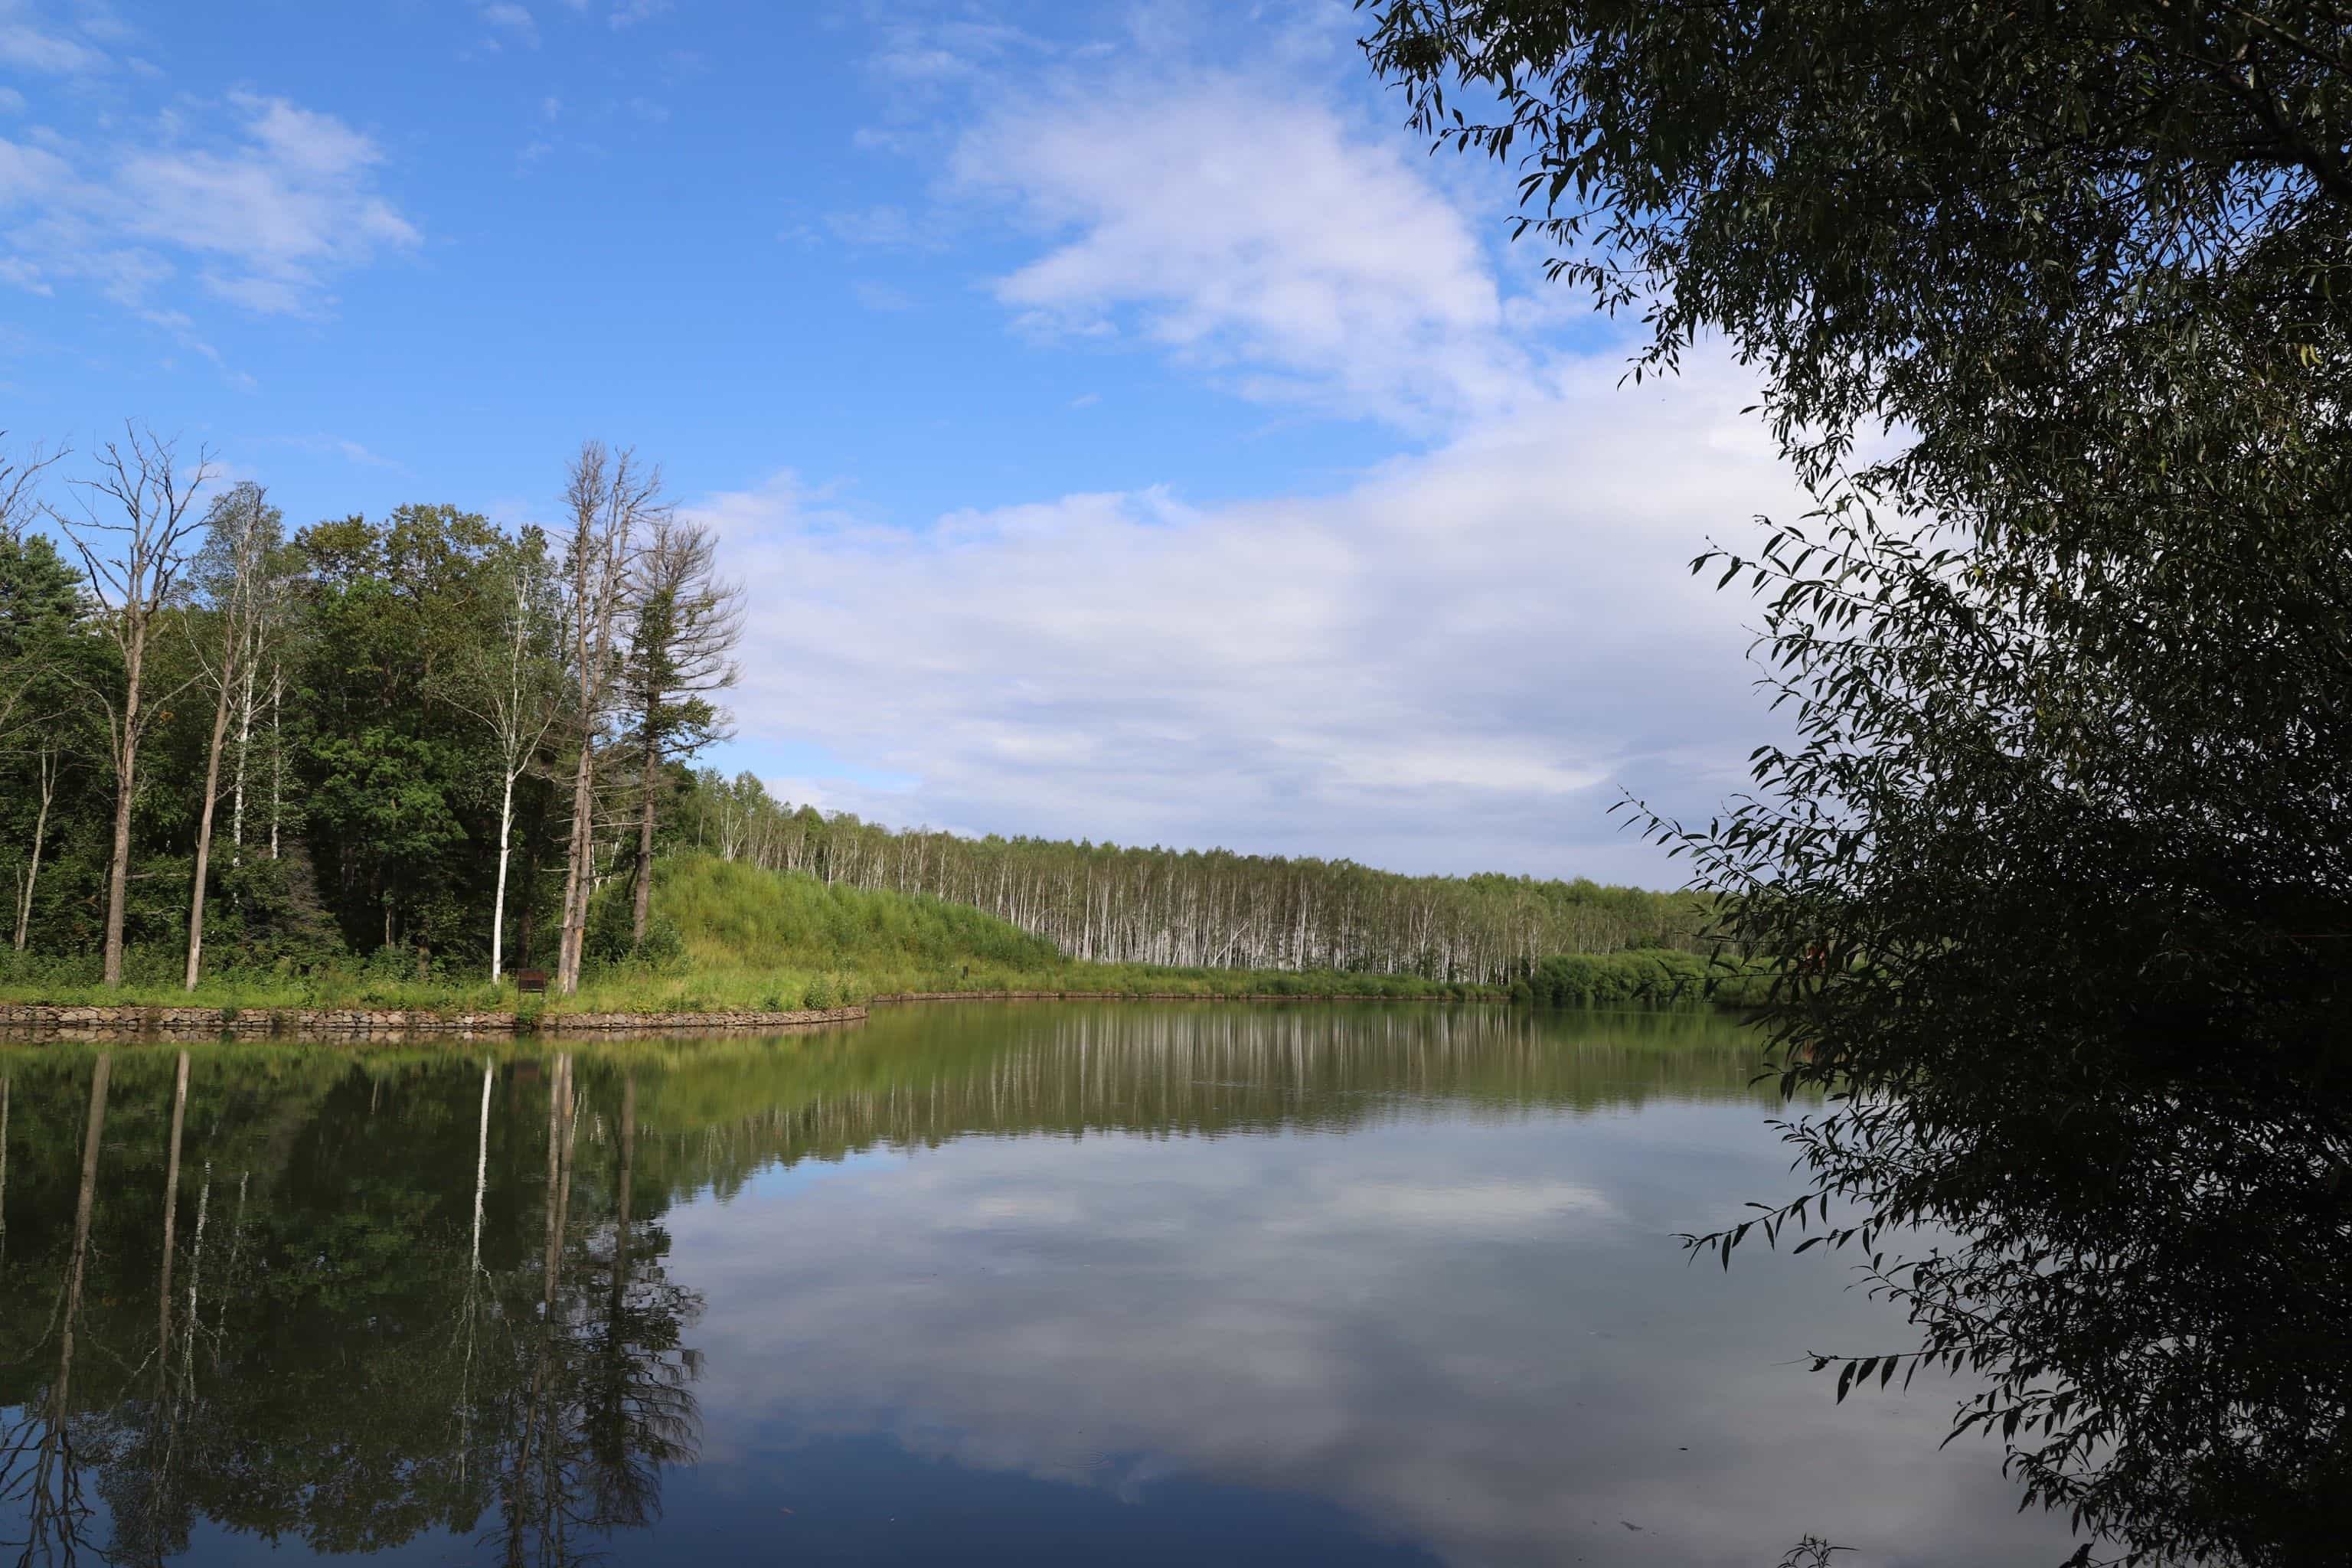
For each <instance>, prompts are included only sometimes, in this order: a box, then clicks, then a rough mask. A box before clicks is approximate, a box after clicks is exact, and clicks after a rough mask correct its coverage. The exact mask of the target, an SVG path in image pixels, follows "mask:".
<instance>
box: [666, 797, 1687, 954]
mask: <svg viewBox="0 0 2352 1568" xmlns="http://www.w3.org/2000/svg"><path fill="white" fill-rule="evenodd" d="M679 823H680V826H679V827H678V832H679V834H680V836H681V837H685V838H690V840H691V842H692V843H693V844H694V846H695V847H698V848H702V849H707V850H709V851H711V852H714V853H716V854H718V855H719V856H721V857H723V858H727V859H730V860H739V861H743V862H746V863H749V864H751V865H754V866H759V867H762V868H768V869H771V870H778V871H798V872H806V873H808V874H810V875H813V876H815V877H818V878H821V879H824V881H826V882H829V883H833V882H846V883H849V884H850V885H852V886H855V887H860V888H873V889H892V890H896V891H899V892H908V893H928V894H930V895H932V896H934V897H937V898H941V899H946V900H950V901H952V902H955V903H961V904H970V905H972V906H973V907H975V908H978V909H982V910H987V911H988V912H989V913H991V914H993V915H996V916H998V917H999V918H1001V919H1003V920H1006V921H1012V922H1013V924H1014V925H1017V926H1020V927H1021V928H1022V929H1024V931H1034V932H1035V933H1037V934H1038V935H1040V936H1043V937H1045V938H1046V939H1048V940H1049V941H1051V942H1053V943H1054V944H1055V946H1057V947H1059V948H1060V949H1061V950H1062V951H1063V952H1066V953H1067V954H1069V955H1070V956H1071V957H1073V958H1077V959H1083V960H1087V961H1091V962H1096V963H1149V964H1173V965H1183V966H1188V967H1204V968H1219V969H1225V968H1240V969H1299V970H1306V969H1313V970H1333V971H1339V972H1342V973H1366V972H1369V973H1382V974H1415V975H1420V976H1422V977H1423V978H1425V979H1430V980H1447V981H1466V982H1470V983H1474V984H1487V985H1508V984H1512V983H1513V982H1515V981H1518V980H1524V979H1526V978H1528V977H1529V976H1530V975H1532V974H1533V973H1535V972H1536V969H1537V966H1538V964H1540V963H1541V962H1542V961H1543V960H1544V959H1546V958H1548V957H1552V956H1556V955H1560V954H1568V953H1611V952H1625V951H1629V950H1634V949H1679V950H1682V951H1685V952H1701V951H1706V950H1707V949H1708V947H1709V945H1710V944H1709V943H1708V942H1707V941H1706V934H1705V933H1706V930H1707V927H1708V924H1709V908H1710V906H1708V905H1707V904H1706V903H1703V902H1702V901H1701V900H1697V899H1696V898H1694V897H1693V896H1691V895H1689V894H1686V893H1658V892H1650V891H1646V890H1644V889H1638V888H1617V887H1604V886H1601V885H1600V884H1598V883H1595V882H1591V881H1587V880H1585V879H1577V880H1574V881H1538V880H1536V879H1531V878H1527V877H1506V876H1497V875H1482V876H1474V877H1405V876H1400V875H1397V874H1396V873H1394V872H1390V871H1376V870H1373V869H1371V868H1368V867H1364V866H1359V865H1356V864H1355V863H1353V862H1352V861H1348V860H1315V859H1286V858H1281V857H1279V856H1261V855H1238V854H1234V853H1233V852H1231V851H1229V850H1223V849H1208V850H1191V849H1186V850H1177V849H1163V848H1159V847H1152V848H1137V847H1122V846H1119V845H1117V844H1083V843H1081V844H1073V843H1069V842H1066V841H1063V840H1057V839H1043V838H1000V837H993V836H991V837H985V838H966V837H958V836H957V835H954V834H949V833H935V832H930V831H929V830H925V829H920V828H917V829H910V830H906V831H893V830H891V829H890V828H887V827H884V826H880V825H878V824H876V823H870V822H861V821H859V820H858V819H857V818H856V816H849V815H846V814H835V815H832V816H827V815H825V814H824V813H822V812H819V811H817V810H815V809H814V807H811V806H806V805H803V806H799V807H797V808H796V807H794V806H793V805H790V804H788V803H786V802H782V801H779V800H777V799H775V798H774V797H773V796H772V795H769V793H768V792H767V790H766V788H765V787H764V786H763V785H762V784H761V783H760V781H759V780H758V779H757V778H755V777H753V776H752V775H751V774H750V773H739V774H738V775H736V777H735V778H734V779H732V780H731V781H730V780H728V779H725V778H722V777H721V776H720V775H719V773H717V772H716V771H715V770H709V769H706V770H704V771H703V772H702V773H699V774H698V775H697V776H696V778H695V780H694V782H693V785H692V789H691V792H690V793H689V794H688V796H687V800H686V808H685V811H684V812H683V813H682V815H681V816H680V818H679Z"/></svg>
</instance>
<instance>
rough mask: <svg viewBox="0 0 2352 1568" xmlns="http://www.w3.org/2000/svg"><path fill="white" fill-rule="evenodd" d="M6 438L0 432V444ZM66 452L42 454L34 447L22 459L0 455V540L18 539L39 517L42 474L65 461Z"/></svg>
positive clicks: (65, 449)
mask: <svg viewBox="0 0 2352 1568" xmlns="http://www.w3.org/2000/svg"><path fill="white" fill-rule="evenodd" d="M7 438H8V432H6V431H5V430H0V441H5V440H6V439H7ZM67 452H68V448H67V447H58V449H57V450H56V451H54V452H44V451H43V450H42V449H41V448H40V447H34V448H33V449H32V450H31V451H29V452H27V453H26V454H25V456H23V457H21V458H8V457H6V456H5V455H0V539H7V540H15V539H16V538H19V537H20V536H22V535H23V533H24V531H25V529H26V525H27V524H28V523H30V522H31V521H33V520H34V519H35V518H37V517H39V516H41V515H42V507H41V474H42V471H43V470H44V469H46V468H48V467H49V466H50V465H52V464H54V463H56V462H57V461H58V459H60V458H64V457H65V456H66V455H67Z"/></svg>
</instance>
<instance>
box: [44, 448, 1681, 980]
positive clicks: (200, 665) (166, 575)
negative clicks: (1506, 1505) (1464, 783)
mask: <svg viewBox="0 0 2352 1568" xmlns="http://www.w3.org/2000/svg"><path fill="white" fill-rule="evenodd" d="M69 464H70V455H69V454H53V455H49V456H47V457H44V456H43V455H42V454H39V453H34V454H32V455H31V456H29V457H26V458H20V459H19V460H16V461H15V462H13V463H10V462H6V461H5V460H0V502H5V518H4V519H0V521H5V527H0V887H5V891H6V894H7V900H8V904H7V908H6V909H5V910H0V921H5V931H6V933H7V941H8V944H9V949H10V951H11V954H12V956H10V957H9V958H7V959H5V961H0V962H5V963H8V964H10V965H12V966H13V968H14V970H15V972H16V973H17V974H18V976H19V978H20V980H24V979H34V980H38V979H41V978H43V977H47V979H50V980H54V981H56V982H57V983H58V984H65V983H68V982H71V981H74V980H77V979H94V978H97V977H100V976H102V977H103V980H104V981H105V983H106V984H119V983H121V980H122V979H123V978H124V977H125V976H126V974H127V975H128V976H130V977H131V979H133V980H139V981H144V982H146V983H147V984H164V983H168V982H177V983H180V984H184V985H186V986H187V987H189V988H191V989H193V988H194V986H195V985H196V984H198V982H199V980H200V979H201V978H202V977H203V976H204V975H205V974H207V973H212V974H221V973H231V974H252V975H260V974H276V975H280V976H283V975H285V974H288V973H310V972H311V971H314V970H317V969H319V968H320V967H321V966H326V965H332V964H337V963H360V964H363V965H365V966H367V967H369V968H370V969H372V970H373V971H376V972H380V973H382V974H383V975H386V976H391V975H394V974H399V975H406V976H410V977H415V978H420V979H446V980H461V979H462V980H480V979H488V980H490V981H496V980H497V979H498V978H499V975H500V974H501V973H504V972H505V971H507V970H508V969H509V968H511V967H514V966H517V965H521V966H531V967H543V968H545V969H548V970H551V971H552V972H553V974H554V982H555V985H556V988H557V989H558V990H559V991H570V990H572V989H575V988H576V987H577V985H578V984H579V980H580V976H581V974H582V973H583V966H594V965H597V964H600V963H615V962H619V961H625V960H636V961H640V962H643V963H653V964H656V965H658V964H660V963H678V962H680V961H682V960H683V959H684V958H686V957H687V956H688V953H687V947H688V944H687V943H686V942H685V941H684V939H683V937H682V935H681V933H680V932H679V931H677V929H676V928H675V926H673V925H672V924H671V922H670V921H667V920H666V919H664V918H663V917H662V916H661V914H660V913H659V912H658V911H656V910H654V909H653V907H652V891H653V886H654V880H655V879H654V876H653V866H654V863H655V861H656V858H658V857H663V856H667V854H668V853H670V852H671V851H672V850H676V849H696V850H700V851H702V852H705V853H708V854H710V855H715V856H717V857H719V858H723V859H726V860H730V861H734V862H737V863H740V864H742V865H746V866H751V867H757V868H765V869H768V870H772V871H776V872H782V873H787V874H792V873H800V874H805V875H806V876H808V877H810V878H813V879H816V880H817V881H819V882H821V883H823V884H824V885H825V886H827V887H829V888H834V887H845V888H851V889H866V890H888V891H893V892H898V893H906V894H915V895H929V896H932V897H936V898H938V899H941V900H948V901H950V902H953V903H960V904H964V905H969V906H971V907H973V908H976V909H979V910H985V911H988V912H990V913H992V914H995V915H997V916H999V917H1001V918H1003V919H1004V920H1006V921H1011V922H1013V924H1015V925H1017V926H1019V927H1021V928H1022V929H1024V930H1025V931H1029V932H1032V933H1034V934H1035V935H1037V936H1040V937H1043V938H1045V939H1046V941H1048V942H1051V943H1052V944H1054V946H1055V948H1056V949H1058V950H1059V952H1060V953H1061V954H1062V955H1065V956H1066V957H1068V958H1070V959H1074V960H1077V961H1081V962H1089V963H1110V964H1145V965H1155V966H1187V967H1201V968H1216V969H1244V970H1259V971H1265V970H1287V971H1305V970H1314V971H1319V972H1336V973H1348V974H1363V975H1384V976H1410V977H1417V978H1419V979H1422V980H1426V981H1432V982H1438V983H1459V984H1486V985H1508V984H1512V983H1514V982H1526V981H1528V980H1531V979H1532V978H1534V977H1535V975H1536V973H1537V970H1538V965H1539V964H1540V963H1542V961H1543V960H1545V959H1546V958H1548V957H1552V956H1555V955H1559V954H1568V953H1615V952H1626V951H1630V950H1640V949H1675V950H1682V951H1685V952H1696V951H1699V950H1700V949H1701V947H1702V946H1703V942H1702V938H1701V934H1700V933H1701V931H1703V929H1704V928H1705V926H1706V923H1707V922H1706V917H1707V912H1708V911H1707V910H1706V907H1705V906H1704V905H1702V904H1701V903H1699V902H1698V901H1696V900H1693V899H1691V898H1689V897H1687V896H1680V895H1671V894H1663V893H1654V892H1646V891H1643V890H1640V889H1627V888H1604V887H1600V886H1596V885H1595V884H1593V883H1591V882H1588V881H1581V880H1580V881H1574V882H1559V881H1535V880H1531V879H1525V878H1511V877H1502V876H1480V877H1471V878H1433V877H1422V878H1412V877H1402V876H1397V875H1392V874H1390V873H1385V872H1380V871H1374V870H1371V869H1369V868H1364V867H1361V866H1358V865H1354V864H1352V863H1349V862H1347V861H1328V862H1327V861H1321V860H1307V859H1299V860H1286V859H1281V858H1265V857H1255V856H1244V855H1238V854H1233V853H1229V852H1226V851H1223V850H1208V851H1183V852H1178V851H1173V850H1166V849H1160V848H1150V849H1140V848H1132V847H1118V846H1115V845H1108V844H1104V845H1095V844H1086V843H1066V842H1056V841H1048V840H1041V839H1027V838H1020V839H1009V840H1008V839H1003V838H997V837H986V838H979V839H972V838H965V837H957V836H954V835H950V834H946V833H937V832H931V831H929V830H926V829H912V830H907V831H896V832H894V831H892V830H890V829H888V828H885V827H882V826H877V825H875V824H872V823H867V822H862V821H860V820H858V819H857V818H856V816H848V815H845V814H832V815H827V814H824V813H821V812H818V811H816V810H814V809H813V808H811V807H808V806H805V805H803V806H799V807H797V808H796V807H794V806H793V805H790V804H788V803H784V802H781V801H778V800H775V799H773V798H772V796H770V795H769V794H768V793H767V791H766V790H765V788H764V787H763V786H762V785H761V784H760V782H759V781H758V780H757V779H756V778H754V777H752V776H751V775H750V774H748V773H745V774H740V775H738V776H737V777H735V778H734V779H732V780H731V781H730V780H729V779H726V778H724V777H723V776H722V775H721V774H720V773H719V772H717V771H716V770H714V769H709V768H705V769H703V770H702V771H700V772H696V771H695V770H694V768H693V766H692V760H693V759H694V758H695V756H696V755H697V754H698V753H699V752H701V751H702V750H703V749H704V748H706V747H707V746H709V744H710V743H711V742H714V741H716V740H719V739H721V738H723V737H724V736H726V734H727V733H728V728H727V716H726V713H725V711H724V710H722V709H721V708H719V706H717V700H718V699H719V696H720V695H721V694H722V693H723V691H724V689H726V688H727V687H728V686H729V685H730V684H731V682H732V679H733V668H732V665H731V662H730V656H731V652H732V648H733V645H734V641H735V637H736V633H737V629H738V624H739V620H740V603H741V596H740V590H739V589H737V588H736V587H735V586H734V585H732V584H730V583H729V582H728V581H727V580H726V579H725V577H724V576H723V574H721V571H720V568H719V561H718V559H717V555H716V549H715V544H714V542H713V540H712V539H711V537H710V535H709V533H708V532H707V531H704V530H703V529H701V528H699V527H698V526H696V525H694V524H692V523H691V522H690V521H687V520H685V519H682V518H681V517H680V516H679V515H678V514H677V512H676V510H674V509H673V508H671V507H670V506H669V505H668V504H667V501H666V500H664V499H663V496H662V493H661V480H660V477H659V475H658V473H656V472H655V471H653V470H651V469H649V468H646V466H645V465H643V464H642V463H641V462H639V461H638V459H636V458H635V457H634V456H633V455H632V454H630V453H627V452H619V453H614V452H611V451H608V450H607V449H605V448H604V447H601V446H598V445H595V444H593V443H592V444H590V445H588V446H586V447H583V450H582V451H581V453H580V454H579V455H578V456H577V457H576V458H574V459H573V461H572V464H571V465H570V468H569V469H568V471H567V473H566V476H565V488H564V494H563V500H564V504H563V509H562V514H561V516H562V521H561V522H560V524H558V525H557V526H555V527H554V528H552V529H551V530H542V529H539V528H530V527H527V528H522V529H519V530H508V529H502V528H500V527H499V526H497V525H496V524H494V523H492V522H491V521H488V519H487V518H485V517H484V516H482V515H481V514H480V513H478V512H471V511H467V510H463V509H461V508H459V507H456V506H451V505H442V504H431V505H427V504H417V505H410V506H402V507H398V508H395V509H394V510H392V511H391V512H390V513H389V514H388V515H385V516H383V517H381V518H367V517H362V516H357V515H354V516H348V517H341V518H332V519H328V520H325V521H318V522H314V523H312V524H310V526H307V527H302V528H299V529H290V530H289V527H288V525H287V523H286V521H285V519H284V518H283V516H282V514H281V513H280V511H279V510H278V508H276V507H275V506H273V505H272V504H271V503H270V500H269V498H268V493H267V491H266V490H265V489H262V487H260V486H259V485H257V484H255V483H252V482H250V481H247V482H242V483H238V484H235V485H230V486H226V487H208V486H207V483H206V481H207V480H208V479H210V477H211V473H212V468H211V465H210V463H209V461H208V460H207V458H206V457H205V454H202V453H197V454H194V455H193V456H192V457H187V458H184V456H183V454H181V453H180V452H179V451H178V450H177V449H176V448H175V447H174V446H173V444H172V443H170V442H167V441H163V440H161V439H158V438H157V437H153V436H152V434H150V433H148V432H146V431H144V430H142V429H139V428H136V427H133V428H131V429H130V430H129V431H127V432H126V435H125V437H124V438H123V439H122V440H121V441H119V442H111V443H102V444H100V447H99V448H98V450H97V453H96V455H95V458H93V459H91V460H89V462H87V463H86V464H85V465H84V466H83V467H82V468H80V469H79V470H77V469H76V468H72V467H71V466H69ZM933 956H935V957H936V956H937V955H933ZM794 957H795V955H793V954H791V953H783V952H780V953H778V954H776V955H775V958H776V962H777V963H779V965H780V966H786V965H789V964H790V963H792V962H793V959H794ZM803 966H804V967H805V966H806V965H805V963H804V964H803ZM1035 967H1037V966H1036V965H1034V964H1025V965H1024V966H1023V968H1024V972H1025V971H1026V970H1029V969H1034V968H1035ZM84 970H91V971H93V973H91V974H89V975H88V976H85V975H83V973H82V971H84Z"/></svg>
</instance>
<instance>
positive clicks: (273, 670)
mask: <svg viewBox="0 0 2352 1568" xmlns="http://www.w3.org/2000/svg"><path fill="white" fill-rule="evenodd" d="M285 686H286V676H285V671H284V670H283V668H281V667H280V666H279V665H278V661H277V660H276V659H271V660H270V661H269V858H271V859H272V860H275V859H277V858H278V803H279V801H280V800H281V799H282V798H283V796H284V795H285V793H286V742H285V738H284V735H283V732H282V731H281V729H280V726H279V723H278V721H279V719H280V717H281V716H282V709H283V706H284V705H283V703H282V701H281V698H282V697H283V695H284V692H285Z"/></svg>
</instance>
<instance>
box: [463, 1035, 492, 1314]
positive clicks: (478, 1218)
mask: <svg viewBox="0 0 2352 1568" xmlns="http://www.w3.org/2000/svg"><path fill="white" fill-rule="evenodd" d="M490 1080H491V1071H490V1062H489V1058H487V1057H485V1058H482V1125H481V1129H480V1131H478V1133H476V1135H475V1139H474V1245H473V1249H472V1250H471V1251H470V1252H469V1253H468V1254H467V1268H470V1269H471V1270H472V1271H474V1272H475V1273H479V1272H480V1271H481V1267H482V1190H483V1188H484V1187H485V1186H486V1185H487V1184H488V1180H489V1174H490Z"/></svg>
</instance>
